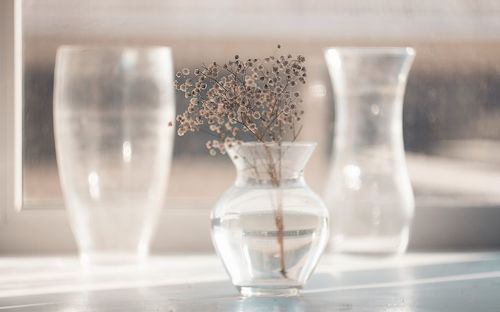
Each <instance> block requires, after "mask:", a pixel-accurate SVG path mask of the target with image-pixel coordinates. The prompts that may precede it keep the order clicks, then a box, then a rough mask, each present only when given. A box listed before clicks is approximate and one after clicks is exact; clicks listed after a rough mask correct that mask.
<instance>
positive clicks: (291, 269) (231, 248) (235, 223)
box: [211, 143, 329, 296]
mask: <svg viewBox="0 0 500 312" xmlns="http://www.w3.org/2000/svg"><path fill="white" fill-rule="evenodd" d="M314 147H315V144H312V143H282V144H281V145H278V144H264V143H242V144H235V145H233V146H231V147H229V146H228V148H227V151H228V154H229V156H230V157H231V160H232V161H233V163H234V165H235V166H236V169H237V178H236V182H235V184H234V185H233V186H232V187H231V188H230V189H229V190H227V191H226V193H225V194H224V195H223V196H222V197H221V198H220V200H219V201H218V203H217V205H216V207H215V208H214V210H213V211H212V216H211V218H212V239H213V242H214V245H215V249H216V250H217V252H218V254H219V256H220V258H221V259H222V261H223V263H224V265H225V267H226V270H227V272H228V273H229V275H230V277H231V279H232V282H233V284H234V285H235V286H236V287H237V288H238V290H239V291H240V292H241V294H242V295H244V296H293V295H298V294H299V290H300V288H302V286H303V285H304V284H305V282H306V281H307V279H308V278H309V276H310V275H311V273H312V271H313V269H314V268H315V266H316V264H317V262H318V260H319V258H320V255H321V253H322V252H323V250H324V248H325V246H326V242H327V240H328V236H329V234H328V211H327V209H326V207H325V205H324V204H323V202H322V200H321V198H320V197H319V196H317V195H316V194H315V193H313V192H312V191H311V189H310V188H309V187H308V186H307V184H306V182H305V180H304V175H303V169H304V167H305V165H306V163H307V161H308V160H309V157H310V156H311V154H312V152H313V150H314Z"/></svg>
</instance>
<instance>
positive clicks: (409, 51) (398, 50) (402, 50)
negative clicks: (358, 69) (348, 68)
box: [325, 46, 415, 55]
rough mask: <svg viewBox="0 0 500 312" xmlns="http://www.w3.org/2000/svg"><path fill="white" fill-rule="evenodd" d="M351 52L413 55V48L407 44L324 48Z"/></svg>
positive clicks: (326, 51)
mask: <svg viewBox="0 0 500 312" xmlns="http://www.w3.org/2000/svg"><path fill="white" fill-rule="evenodd" d="M332 52H338V53H345V52H348V53H352V54H399V55H415V49H414V48H412V47H409V46H406V47H390V46H389V47H376V46H374V47H356V46H345V47H342V46H340V47H328V48H325V53H327V54H328V53H332Z"/></svg>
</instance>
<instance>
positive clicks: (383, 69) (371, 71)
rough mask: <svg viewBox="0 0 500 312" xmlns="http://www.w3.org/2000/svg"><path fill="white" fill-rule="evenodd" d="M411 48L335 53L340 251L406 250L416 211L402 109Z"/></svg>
mask: <svg viewBox="0 0 500 312" xmlns="http://www.w3.org/2000/svg"><path fill="white" fill-rule="evenodd" d="M414 55H415V52H414V50H413V49H411V48H332V49H328V50H327V51H326V60H327V64H328V70H329V73H330V77H331V78H332V83H333V88H334V92H335V116H336V122H335V138H334V153H333V159H332V166H331V171H330V175H329V182H328V183H327V190H326V194H325V201H326V203H327V205H328V207H329V209H330V211H331V214H332V238H333V239H332V240H331V241H330V242H331V247H333V249H334V250H336V251H340V252H346V253H358V254H387V255H390V254H397V253H402V252H404V251H405V250H406V247H407V244H408V236H409V231H410V223H411V220H412V217H413V211H414V197H413V191H412V187H411V183H410V179H409V177H408V171H407V168H406V163H405V154H404V145H403V135H402V132H403V131H402V108H403V97H404V92H405V87H406V80H407V76H408V72H409V70H410V67H411V64H412V62H413V58H414Z"/></svg>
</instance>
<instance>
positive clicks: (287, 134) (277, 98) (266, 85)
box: [175, 45, 307, 155]
mask: <svg viewBox="0 0 500 312" xmlns="http://www.w3.org/2000/svg"><path fill="white" fill-rule="evenodd" d="M280 48H281V47H280V46H279V45H278V49H280ZM304 63H305V57H303V56H301V55H299V56H297V57H294V56H292V55H290V54H288V55H280V56H269V57H266V58H263V59H258V58H254V59H247V60H246V61H245V60H242V59H241V58H240V56H239V55H235V56H234V59H231V60H230V61H228V62H226V63H224V64H222V65H220V64H218V63H217V62H213V63H211V64H209V65H203V66H201V67H200V68H195V69H194V70H192V71H191V70H190V69H188V68H183V69H182V70H181V71H179V72H177V73H176V81H175V87H176V89H177V90H178V91H180V92H182V93H183V94H184V97H185V98H186V99H187V100H188V101H187V108H186V110H185V111H184V112H182V113H181V114H179V115H178V116H177V118H176V120H177V123H178V130H177V134H178V135H180V136H182V135H185V134H186V133H189V132H197V131H203V132H207V133H209V134H211V135H212V136H213V137H214V139H211V140H209V141H208V142H207V143H206V147H207V148H208V149H209V151H210V154H211V155H215V154H216V153H217V152H220V153H225V144H232V143H234V142H241V141H248V140H253V141H258V142H263V143H281V142H284V141H292V142H293V141H295V140H296V139H297V137H298V135H299V133H300V131H301V129H302V125H301V120H302V115H303V114H304V111H303V110H301V108H300V107H301V104H302V99H301V96H300V91H299V85H301V84H305V83H306V77H307V74H306V68H305V66H304Z"/></svg>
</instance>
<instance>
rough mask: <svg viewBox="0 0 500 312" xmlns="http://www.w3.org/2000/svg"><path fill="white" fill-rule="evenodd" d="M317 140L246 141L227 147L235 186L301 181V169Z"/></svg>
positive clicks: (284, 183) (278, 185)
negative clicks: (233, 168) (307, 141)
mask: <svg viewBox="0 0 500 312" xmlns="http://www.w3.org/2000/svg"><path fill="white" fill-rule="evenodd" d="M315 147H316V143H302V142H301V143H292V142H283V143H257V142H246V143H240V144H233V145H231V146H227V147H226V150H227V153H228V155H229V157H230V158H231V160H232V161H233V163H234V165H235V167H236V171H237V178H236V185H249V184H250V185H251V184H253V185H267V186H270V187H281V186H285V185H289V184H293V183H302V182H303V180H304V179H303V172H304V167H305V166H306V164H307V161H308V160H309V158H310V157H311V154H312V152H313V151H314V148H315Z"/></svg>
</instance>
